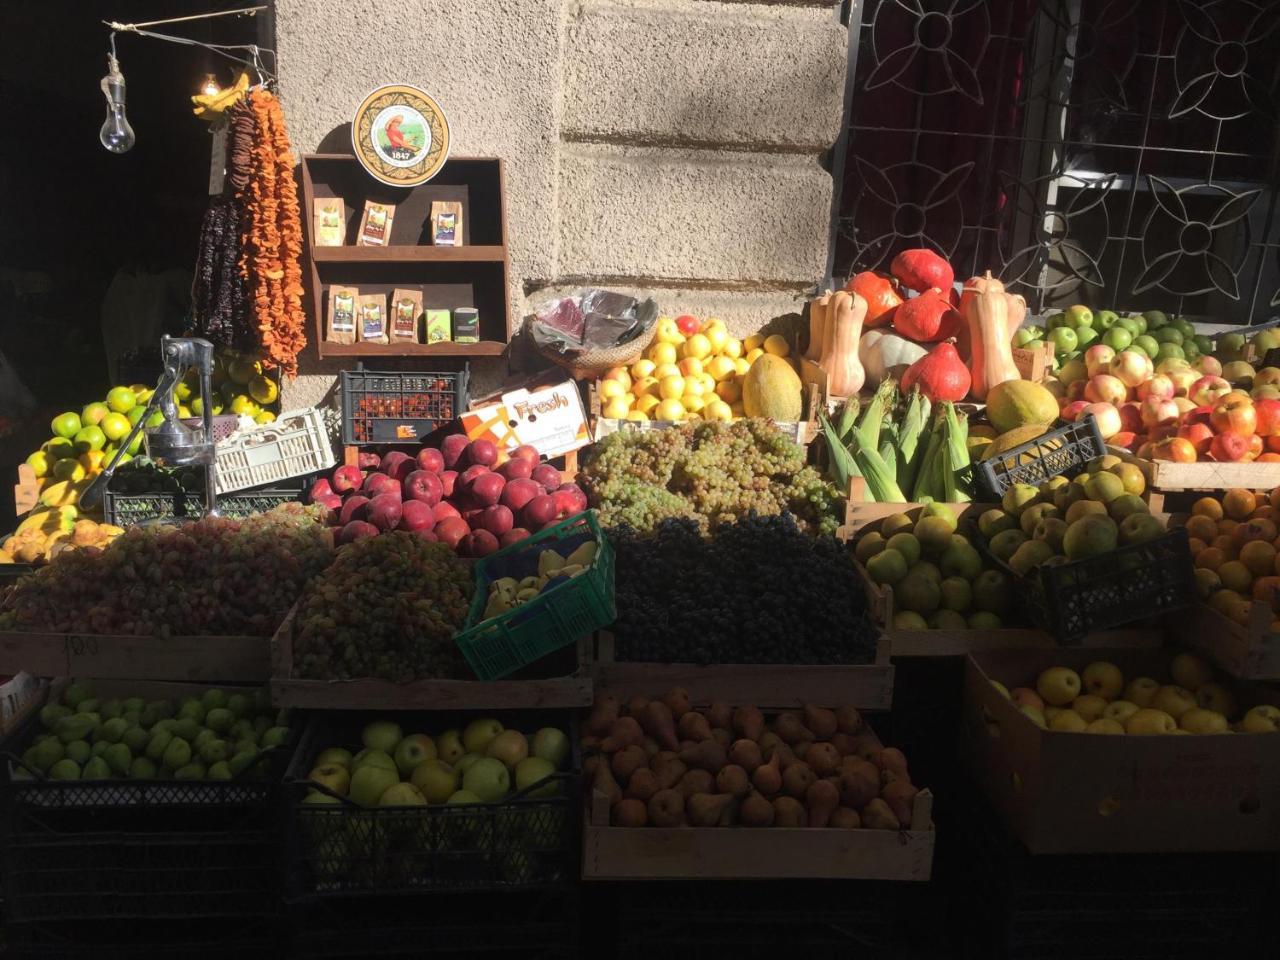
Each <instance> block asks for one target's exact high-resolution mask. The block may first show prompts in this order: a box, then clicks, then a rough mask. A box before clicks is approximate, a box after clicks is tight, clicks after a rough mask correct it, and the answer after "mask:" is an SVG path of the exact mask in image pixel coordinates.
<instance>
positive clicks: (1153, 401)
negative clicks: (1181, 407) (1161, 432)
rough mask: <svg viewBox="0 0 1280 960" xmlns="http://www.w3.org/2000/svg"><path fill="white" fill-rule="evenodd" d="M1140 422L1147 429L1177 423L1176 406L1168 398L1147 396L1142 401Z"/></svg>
mask: <svg viewBox="0 0 1280 960" xmlns="http://www.w3.org/2000/svg"><path fill="white" fill-rule="evenodd" d="M1142 422H1143V424H1144V425H1145V426H1147V427H1157V426H1160V425H1161V424H1166V423H1168V424H1176V423H1177V422H1178V405H1177V404H1176V403H1174V402H1173V400H1172V399H1170V398H1168V397H1157V396H1150V395H1149V396H1148V397H1147V398H1146V399H1145V400H1143V401H1142Z"/></svg>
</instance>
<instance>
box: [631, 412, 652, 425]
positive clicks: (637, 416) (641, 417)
mask: <svg viewBox="0 0 1280 960" xmlns="http://www.w3.org/2000/svg"><path fill="white" fill-rule="evenodd" d="M627 419H628V420H634V421H636V422H637V423H640V422H644V421H648V419H649V418H648V417H647V416H645V414H643V413H641V412H640V411H639V410H631V411H629V412H628V413H627Z"/></svg>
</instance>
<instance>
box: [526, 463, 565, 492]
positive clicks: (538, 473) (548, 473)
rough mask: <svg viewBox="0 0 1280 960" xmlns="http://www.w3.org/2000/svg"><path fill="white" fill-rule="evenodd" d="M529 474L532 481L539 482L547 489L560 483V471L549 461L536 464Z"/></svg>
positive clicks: (551, 488) (553, 487)
mask: <svg viewBox="0 0 1280 960" xmlns="http://www.w3.org/2000/svg"><path fill="white" fill-rule="evenodd" d="M530 476H531V479H532V480H533V482H534V483H540V484H542V485H543V486H544V487H546V488H547V489H548V490H554V489H555V488H556V487H558V486H560V483H561V480H560V471H559V470H557V469H556V468H555V467H553V466H552V465H551V464H549V463H540V464H538V465H537V466H536V467H534V468H533V473H532V474H531V475H530Z"/></svg>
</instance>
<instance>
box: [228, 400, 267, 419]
mask: <svg viewBox="0 0 1280 960" xmlns="http://www.w3.org/2000/svg"><path fill="white" fill-rule="evenodd" d="M231 412H232V413H234V414H235V415H236V416H239V415H240V414H244V415H245V416H247V417H255V416H257V415H258V414H259V413H261V412H262V411H261V410H259V409H258V405H257V404H256V403H254V402H253V401H252V400H250V399H249V398H248V397H246V396H244V395H243V394H241V395H240V396H238V397H236V398H235V399H234V400H232V401H231Z"/></svg>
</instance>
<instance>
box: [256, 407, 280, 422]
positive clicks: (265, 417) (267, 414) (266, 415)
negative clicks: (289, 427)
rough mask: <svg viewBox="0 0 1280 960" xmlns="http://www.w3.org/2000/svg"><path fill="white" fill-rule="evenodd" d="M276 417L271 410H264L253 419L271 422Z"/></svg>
mask: <svg viewBox="0 0 1280 960" xmlns="http://www.w3.org/2000/svg"><path fill="white" fill-rule="evenodd" d="M275 418H276V415H275V414H274V413H272V412H271V411H270V410H262V411H260V412H259V413H257V414H255V415H254V418H253V420H254V422H255V423H270V422H271V421H273V420H274V419H275Z"/></svg>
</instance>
